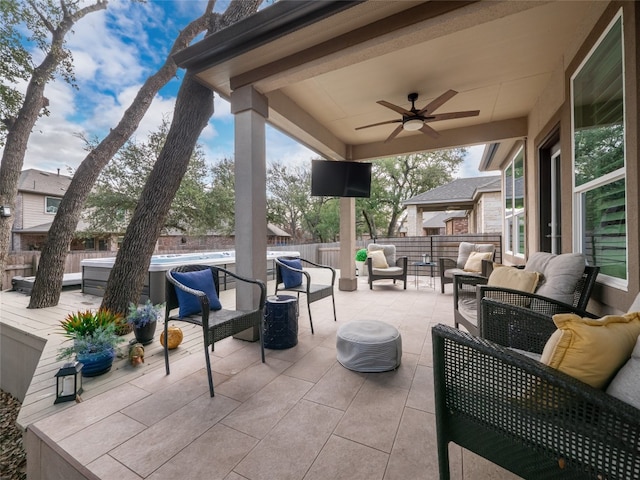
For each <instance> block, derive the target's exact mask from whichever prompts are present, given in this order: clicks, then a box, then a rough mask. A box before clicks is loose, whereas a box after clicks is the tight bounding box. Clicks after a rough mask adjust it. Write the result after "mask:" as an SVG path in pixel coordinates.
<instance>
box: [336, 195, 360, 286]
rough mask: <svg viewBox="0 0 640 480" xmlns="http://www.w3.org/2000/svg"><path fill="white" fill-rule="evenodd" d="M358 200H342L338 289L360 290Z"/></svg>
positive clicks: (345, 198)
mask: <svg viewBox="0 0 640 480" xmlns="http://www.w3.org/2000/svg"><path fill="white" fill-rule="evenodd" d="M355 254H356V199H355V198H348V197H343V198H341V199H340V278H339V279H338V289H339V290H344V291H347V292H351V291H353V290H357V289H358V279H357V278H356V260H355Z"/></svg>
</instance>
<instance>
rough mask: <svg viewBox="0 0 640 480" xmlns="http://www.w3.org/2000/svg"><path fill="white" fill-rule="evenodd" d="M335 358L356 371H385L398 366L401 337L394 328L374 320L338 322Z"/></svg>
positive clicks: (400, 352) (400, 353)
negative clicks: (340, 323)
mask: <svg viewBox="0 0 640 480" xmlns="http://www.w3.org/2000/svg"><path fill="white" fill-rule="evenodd" d="M336 349H337V350H338V361H339V362H340V363H341V364H342V365H343V366H344V367H346V368H348V369H349V370H354V371H356V372H386V371H388V370H393V369H395V368H398V367H399V366H400V359H401V358H402V337H401V336H400V332H398V329H397V328H395V327H394V326H392V325H389V324H388V323H384V322H380V321H378V320H363V321H360V322H349V323H346V324H344V325H340V327H339V328H338V333H337V338H336Z"/></svg>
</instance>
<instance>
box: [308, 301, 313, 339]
mask: <svg viewBox="0 0 640 480" xmlns="http://www.w3.org/2000/svg"><path fill="white" fill-rule="evenodd" d="M307 310H308V311H309V323H310V324H311V335H313V320H311V303H309V299H308V298H307Z"/></svg>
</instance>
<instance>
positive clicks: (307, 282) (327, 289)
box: [275, 257, 337, 333]
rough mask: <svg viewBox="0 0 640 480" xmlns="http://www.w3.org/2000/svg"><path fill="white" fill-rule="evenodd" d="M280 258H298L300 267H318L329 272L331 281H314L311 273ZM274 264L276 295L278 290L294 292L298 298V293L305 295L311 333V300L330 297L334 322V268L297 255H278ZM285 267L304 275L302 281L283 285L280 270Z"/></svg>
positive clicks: (315, 300)
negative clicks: (298, 283) (297, 283)
mask: <svg viewBox="0 0 640 480" xmlns="http://www.w3.org/2000/svg"><path fill="white" fill-rule="evenodd" d="M282 260H285V261H292V260H300V263H301V266H302V267H307V266H311V267H315V268H319V269H324V270H326V271H327V272H331V283H329V284H326V283H314V282H313V280H314V279H313V278H312V276H311V275H312V274H311V273H309V271H307V270H305V269H304V268H302V269H298V268H294V267H292V266H291V265H287V264H286V263H283V262H282ZM275 264H276V293H275V294H276V295H277V294H278V292H291V293H295V294H296V295H297V297H298V300H299V299H300V294H301V293H302V294H304V295H306V296H307V310H308V311H309V323H310V324H311V333H313V320H312V319H311V304H312V303H313V302H317V301H318V300H322V299H323V298H326V297H331V302H332V303H333V321H334V322H336V321H337V318H336V300H335V297H334V295H333V288H334V286H335V283H336V270H335V268H333V267H330V266H328V265H321V264H319V263H315V262H312V261H310V260H305V259H304V258H299V257H278V258H276V259H275ZM283 269H286V270H287V271H289V272H297V273H301V274H302V275H303V276H304V281H303V282H302V283H301V284H300V285H296V286H293V287H288V288H287V287H285V285H284V280H283V273H282V270H283Z"/></svg>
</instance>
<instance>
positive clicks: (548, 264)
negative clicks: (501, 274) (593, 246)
mask: <svg viewBox="0 0 640 480" xmlns="http://www.w3.org/2000/svg"><path fill="white" fill-rule="evenodd" d="M585 265H586V263H585V257H584V255H583V254H582V253H563V254H561V255H554V254H552V253H546V252H536V253H534V254H532V255H531V257H529V259H528V260H527V264H526V265H525V267H524V269H525V270H528V271H533V272H539V273H541V274H542V277H541V278H540V280H539V282H538V289H537V290H536V294H538V295H542V296H543V297H548V298H552V299H554V300H558V301H560V302H564V303H568V304H573V292H574V290H575V289H576V285H577V284H578V281H579V280H580V278H581V277H582V274H583V273H584V267H585Z"/></svg>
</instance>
